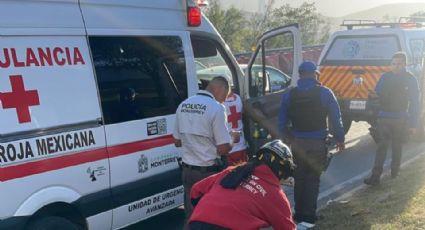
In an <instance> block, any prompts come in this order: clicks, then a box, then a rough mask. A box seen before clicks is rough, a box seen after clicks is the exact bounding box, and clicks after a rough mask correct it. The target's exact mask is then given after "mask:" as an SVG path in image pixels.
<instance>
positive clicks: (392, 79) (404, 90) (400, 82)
mask: <svg viewBox="0 0 425 230" xmlns="http://www.w3.org/2000/svg"><path fill="white" fill-rule="evenodd" d="M406 64H407V56H406V54H405V53H403V52H397V53H395V54H394V55H393V57H392V61H391V71H390V72H387V73H384V74H383V75H382V76H381V78H380V79H379V81H378V83H377V85H376V87H375V92H376V96H377V97H378V100H379V113H378V120H377V126H378V127H377V132H378V137H379V138H378V140H379V141H378V146H377V150H376V155H375V163H374V166H373V169H372V175H371V176H370V177H368V178H366V179H365V180H364V183H365V184H367V185H377V184H379V181H380V177H381V174H382V171H383V165H384V162H385V158H386V155H387V149H388V146H389V144H390V143H392V159H391V177H392V178H395V177H397V175H398V173H399V171H400V163H401V155H402V143H403V139H404V138H405V137H404V136H405V135H406V132H404V130H406V128H408V130H409V133H410V134H414V133H416V123H417V121H418V114H419V86H418V81H417V80H416V78H415V77H414V76H413V75H412V74H411V73H409V72H407V71H406Z"/></svg>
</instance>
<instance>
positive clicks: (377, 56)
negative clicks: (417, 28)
mask: <svg viewBox="0 0 425 230" xmlns="http://www.w3.org/2000/svg"><path fill="white" fill-rule="evenodd" d="M399 50H400V44H399V41H398V39H397V37H396V36H395V35H381V36H340V37H336V38H335V40H334V41H333V42H332V44H331V46H330V48H329V50H328V52H327V53H326V56H325V58H324V59H323V60H322V63H321V65H324V64H325V65H326V64H330V65H333V64H335V65H341V64H345V65H362V64H369V65H371V64H374V65H388V64H389V63H390V62H391V56H392V55H393V54H394V53H395V52H397V51H399Z"/></svg>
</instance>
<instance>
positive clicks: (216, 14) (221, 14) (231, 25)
mask: <svg viewBox="0 0 425 230" xmlns="http://www.w3.org/2000/svg"><path fill="white" fill-rule="evenodd" d="M205 15H206V16H207V17H208V19H209V20H210V21H211V22H212V23H213V25H214V26H215V28H216V29H217V30H218V32H219V33H220V34H221V36H222V37H223V39H224V40H225V41H226V43H227V44H228V45H229V46H230V47H231V49H232V50H233V51H234V52H242V51H244V48H243V46H242V38H243V28H244V27H245V25H246V19H245V17H244V15H243V13H242V11H241V10H238V9H236V8H234V7H233V6H232V7H231V8H229V9H228V10H224V9H223V7H222V6H221V4H220V1H219V0H212V1H210V4H209V6H208V7H207V9H206V11H205Z"/></svg>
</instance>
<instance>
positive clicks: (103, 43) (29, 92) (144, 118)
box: [0, 0, 298, 230]
mask: <svg viewBox="0 0 425 230" xmlns="http://www.w3.org/2000/svg"><path fill="white" fill-rule="evenodd" d="M192 6H194V5H193V4H192V2H186V1H184V0H143V1H141V0H115V1H113V0H27V1H16V0H10V1H1V2H0V47H1V49H0V124H1V125H0V203H1V208H0V229H58V228H59V227H60V228H65V229H67V227H68V226H70V227H72V228H70V229H102V230H103V229H119V228H123V227H125V226H128V225H130V224H132V223H135V222H138V221H140V220H143V219H146V218H149V217H151V216H154V215H157V214H159V213H161V212H164V211H166V210H169V209H172V208H175V207H178V206H180V205H182V203H183V187H182V183H181V175H180V171H179V168H178V163H177V158H178V157H179V156H180V155H181V149H178V148H175V147H174V144H173V139H172V135H171V133H172V130H173V127H174V122H175V116H174V113H175V110H176V108H177V106H178V104H179V103H180V102H181V101H182V100H184V99H185V98H187V97H188V96H190V95H193V94H195V93H196V92H197V91H198V84H199V81H198V79H197V77H196V67H195V57H202V58H205V57H208V56H214V57H215V58H216V59H220V61H221V62H224V63H225V64H226V65H227V66H228V67H229V69H230V72H231V73H232V78H233V82H234V85H235V87H236V89H235V91H236V92H238V93H239V94H240V95H241V96H242V98H244V99H247V98H248V97H249V95H248V94H247V89H248V87H250V86H249V85H248V83H247V82H245V81H244V80H243V79H244V78H243V76H242V72H241V70H240V68H239V67H238V65H237V63H236V61H235V59H234V57H233V56H232V55H231V53H230V51H229V49H228V48H227V46H226V45H225V43H224V41H223V39H222V38H221V37H220V35H219V34H218V33H217V31H216V30H215V29H214V27H213V26H212V25H211V24H210V23H209V22H208V20H206V18H202V20H201V18H200V16H199V14H197V13H199V11H197V8H196V7H193V8H191V7H192ZM192 10H193V12H192ZM189 12H191V13H189ZM192 13H193V14H192ZM199 20H201V24H200V25H199V26H188V23H193V24H195V25H196V24H197V23H198V22H199ZM281 31H282V32H284V33H286V31H287V30H286V29H281ZM276 33H277V32H276V31H275V32H274V34H276ZM259 44H260V43H259ZM259 46H260V45H259ZM297 47H298V45H297ZM296 64H297V63H295V64H294V65H296ZM265 94H266V93H265ZM265 94H264V95H263V96H264V97H265V96H266V95H265ZM264 97H261V98H264ZM259 98H260V97H259ZM251 100H252V103H256V104H257V105H258V104H259V102H256V101H255V100H254V99H251ZM261 100H263V99H261ZM260 102H261V101H260ZM260 104H261V103H260ZM248 127H249V126H248ZM41 227H42V228H41Z"/></svg>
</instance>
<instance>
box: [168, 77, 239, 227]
mask: <svg viewBox="0 0 425 230" xmlns="http://www.w3.org/2000/svg"><path fill="white" fill-rule="evenodd" d="M229 93H230V84H229V82H228V81H227V80H226V78H224V77H215V78H214V79H213V80H211V81H210V82H209V84H208V86H207V88H206V90H200V91H199V93H198V94H196V95H194V96H192V97H189V98H188V99H186V100H184V101H183V102H182V103H181V104H180V105H179V107H178V108H177V111H176V125H175V129H174V132H173V137H174V141H175V145H176V146H177V147H182V148H183V156H182V170H183V172H182V180H183V186H184V191H185V197H184V206H185V213H186V220H188V219H189V217H190V215H191V213H192V209H193V207H192V204H191V203H190V191H191V189H192V185H193V184H195V183H196V182H198V181H200V180H202V179H204V178H206V177H208V176H210V175H212V174H214V173H217V172H219V171H220V170H221V169H222V167H221V166H220V165H218V164H217V161H218V160H219V159H220V157H221V156H225V155H227V154H228V153H229V151H230V150H231V149H232V147H231V143H232V137H231V134H230V132H229V130H228V129H227V117H226V112H225V107H224V105H223V104H222V103H223V102H224V101H225V99H226V98H227V96H228V95H229ZM232 135H235V138H234V139H238V137H237V134H232Z"/></svg>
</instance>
